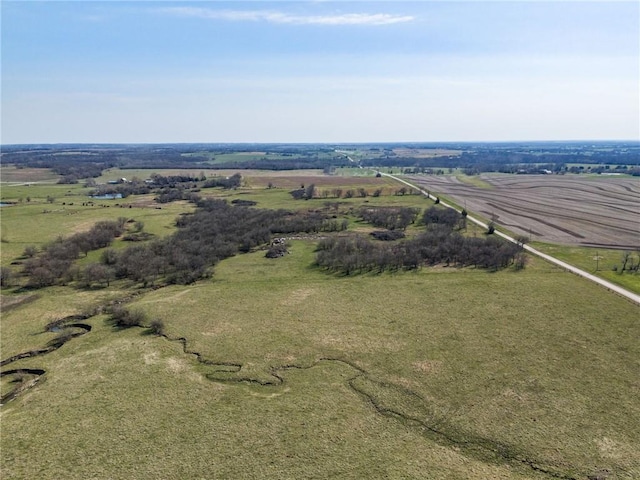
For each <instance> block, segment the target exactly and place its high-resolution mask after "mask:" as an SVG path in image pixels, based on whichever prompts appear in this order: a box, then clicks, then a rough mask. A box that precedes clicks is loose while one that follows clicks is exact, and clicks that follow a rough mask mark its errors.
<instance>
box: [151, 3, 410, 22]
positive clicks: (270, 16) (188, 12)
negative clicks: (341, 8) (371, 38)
mask: <svg viewBox="0 0 640 480" xmlns="http://www.w3.org/2000/svg"><path fill="white" fill-rule="evenodd" d="M161 11H162V12H165V13H170V14H173V15H180V16H187V17H199V18H205V19H211V20H228V21H236V22H240V21H252V22H258V21H262V22H269V23H277V24H285V25H330V26H335V25H369V26H377V25H391V24H394V23H403V22H410V21H412V20H414V19H415V17H412V16H410V15H391V14H388V13H345V14H339V15H291V14H288V13H282V12H274V11H268V10H213V9H209V8H199V7H168V8H163V9H161Z"/></svg>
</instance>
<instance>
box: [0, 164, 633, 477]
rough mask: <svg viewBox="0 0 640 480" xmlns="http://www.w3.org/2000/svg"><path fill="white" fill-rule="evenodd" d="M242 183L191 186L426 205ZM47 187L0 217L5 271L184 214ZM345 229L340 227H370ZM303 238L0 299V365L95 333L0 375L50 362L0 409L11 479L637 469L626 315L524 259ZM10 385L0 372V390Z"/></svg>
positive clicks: (168, 224) (413, 199)
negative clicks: (376, 265)
mask: <svg viewBox="0 0 640 480" xmlns="http://www.w3.org/2000/svg"><path fill="white" fill-rule="evenodd" d="M233 173H235V172H229V174H233ZM242 173H243V175H245V174H246V183H245V185H243V186H242V187H241V188H239V189H237V190H230V191H226V190H220V189H203V190H202V193H203V194H205V195H206V196H211V197H218V198H226V199H228V200H233V199H253V200H255V201H258V206H259V207H265V208H266V207H268V208H290V209H296V210H312V211H314V210H320V209H321V208H324V206H325V204H326V203H327V202H334V203H336V204H338V205H339V208H340V209H341V212H343V213H344V212H346V211H349V209H350V208H351V207H353V208H357V207H358V206H360V205H364V204H365V202H367V203H366V204H367V205H369V206H376V205H394V206H411V207H417V208H421V209H424V208H427V207H429V206H431V205H433V202H431V201H428V200H426V199H425V198H424V197H422V196H418V195H395V194H393V189H394V184H393V183H391V180H390V179H388V178H385V177H382V178H375V177H373V176H370V175H368V176H361V177H341V176H322V175H317V176H316V175H309V176H297V177H296V176H293V175H280V176H273V175H270V174H269V175H267V174H264V175H263V174H262V173H261V172H251V174H247V173H246V172H242ZM274 179H275V181H274ZM268 182H273V183H274V184H275V187H276V188H266V186H267V185H268ZM309 182H313V183H314V184H315V185H317V188H318V189H323V188H327V189H329V188H338V187H339V188H354V189H357V188H366V189H369V188H380V187H382V188H384V189H385V194H384V195H382V196H380V197H371V196H368V197H366V198H357V197H355V198H349V199H339V200H338V199H334V198H327V199H323V198H315V199H312V200H308V201H307V200H298V201H295V200H293V199H292V197H291V195H290V194H289V193H288V192H289V190H291V189H293V188H299V187H300V184H301V183H305V184H308V183H309ZM265 183H266V185H265ZM51 187H52V186H44V185H42V186H32V187H30V190H29V192H31V195H32V200H31V202H30V203H29V204H27V203H18V204H16V205H14V206H11V207H7V208H6V209H5V210H3V211H2V215H3V216H2V227H3V233H4V232H6V234H5V235H4V243H2V264H3V265H8V264H10V263H11V261H12V260H14V259H15V258H16V257H17V256H19V255H20V252H21V251H22V250H23V249H24V246H25V245H26V243H27V242H29V243H33V244H36V245H42V244H43V243H45V242H46V241H49V240H51V239H53V238H55V234H56V232H59V227H60V225H64V231H63V233H64V234H69V233H73V232H78V231H83V230H86V229H88V228H89V227H90V226H91V225H92V223H94V222H97V221H99V220H105V219H109V220H111V219H116V218H118V217H119V216H127V217H130V218H131V220H136V221H143V222H144V223H145V230H146V231H149V232H151V233H153V234H154V235H155V238H158V237H162V236H165V235H168V234H170V233H172V232H173V231H174V230H175V228H176V227H175V219H176V217H178V216H179V215H180V214H184V213H188V212H190V211H192V210H193V205H191V204H187V203H186V202H184V201H180V202H172V203H169V204H163V205H162V209H161V210H157V209H155V208H154V207H153V205H154V202H153V198H152V196H150V195H146V196H132V197H129V198H127V199H126V201H127V202H128V203H130V204H131V205H132V208H124V209H123V208H113V205H115V203H109V202H103V203H105V205H107V204H108V205H112V208H105V207H100V208H87V207H84V208H83V207H80V206H78V205H77V200H78V199H79V198H82V195H84V193H85V190H84V189H83V188H82V187H80V186H72V187H68V186H57V187H60V188H65V189H66V188H69V190H65V192H66V196H65V197H63V198H64V199H65V202H66V203H67V205H62V204H61V200H62V198H60V197H59V198H58V199H57V200H56V202H55V203H54V204H53V205H50V204H48V203H47V202H46V200H45V198H44V197H45V196H46V195H48V194H49V193H46V194H45V193H38V192H39V191H40V190H39V189H42V192H49V190H48V189H50V188H51ZM395 187H396V188H397V184H395ZM15 188H19V187H15ZM3 193H4V192H3ZM70 200H72V201H73V202H74V203H76V204H75V205H71V206H70V205H68V203H69V201H70ZM115 202H117V201H115ZM44 207H48V208H49V209H51V210H55V212H50V213H46V214H45V213H43V209H44ZM63 207H64V208H63ZM75 209H77V210H78V211H77V212H76V213H73V214H69V211H71V210H74V211H75ZM347 218H349V222H350V224H349V228H348V231H349V232H354V231H361V232H363V233H366V232H367V231H368V230H370V229H371V227H370V225H368V224H366V223H364V222H361V221H358V220H355V219H354V218H353V217H350V216H348V217H347ZM410 228H411V229H412V231H413V229H418V228H420V227H419V226H412V227H410ZM27 232H28V234H27ZM468 234H469V235H474V236H475V235H478V236H479V235H482V232H479V231H477V230H473V232H472V231H469V232H468ZM317 241H318V239H317V238H314V236H310V237H309V238H306V239H294V240H290V244H291V246H290V254H288V255H286V256H284V257H282V258H277V259H268V258H265V251H264V250H263V249H256V250H255V251H253V252H251V253H246V254H238V255H236V256H234V257H232V258H228V259H226V260H223V261H222V262H220V263H219V264H217V265H216V267H215V268H214V271H213V275H212V277H211V278H209V279H205V280H200V281H198V282H196V283H194V284H192V285H172V286H164V287H161V288H157V287H159V286H157V287H156V288H148V289H145V288H141V286H140V285H139V284H137V285H132V284H131V283H129V282H128V281H127V280H118V281H115V282H113V283H112V284H111V285H109V286H108V287H97V286H94V287H92V288H79V287H77V286H75V285H73V284H70V285H66V286H65V285H57V286H53V287H46V288H42V289H39V290H37V291H29V290H26V291H21V290H18V291H14V289H3V295H2V318H1V322H2V323H1V327H2V335H1V337H0V351H1V352H2V355H1V360H5V359H7V358H9V357H11V356H14V355H17V354H20V353H21V352H27V351H32V350H37V349H40V348H43V347H45V346H46V345H50V344H51V343H50V342H52V341H53V340H55V338H57V336H58V334H57V333H55V332H45V331H44V327H45V325H46V324H47V323H49V322H51V321H55V320H59V319H62V318H64V317H67V316H69V315H81V314H82V315H88V317H87V318H85V319H83V320H82V323H83V324H86V325H88V326H89V328H88V329H86V328H85V330H84V331H82V333H83V334H82V335H79V336H77V337H76V338H72V339H71V340H70V341H69V342H67V343H65V344H64V345H63V346H62V347H61V348H59V349H56V350H53V351H51V352H50V353H47V354H45V355H39V356H35V357H32V358H24V359H21V360H18V361H15V362H12V363H10V364H9V365H6V366H4V367H3V371H6V370H7V369H14V368H22V369H34V370H39V369H41V370H45V371H46V373H45V375H43V376H42V377H40V378H41V379H42V380H41V381H40V383H39V384H37V385H36V386H34V387H33V388H31V389H29V390H27V391H26V392H24V393H23V394H21V395H19V396H18V397H17V398H16V399H14V400H12V401H10V402H8V403H6V404H5V405H3V406H2V410H1V411H0V412H1V415H2V434H1V438H0V446H1V451H2V455H1V459H0V461H1V463H0V468H1V470H2V472H3V475H2V476H3V478H7V479H23V478H69V479H74V478H78V479H84V478H133V479H136V478H140V479H146V478H249V479H252V478H256V479H258V478H274V479H275V478H278V479H280V478H353V479H357V478H429V479H432V478H434V479H478V480H479V479H487V478H492V479H493V478H502V479H541V480H542V479H549V478H563V479H587V478H589V477H594V478H596V477H597V476H604V477H603V478H611V479H612V478H615V479H633V478H637V477H638V476H640V451H638V449H637V448H636V446H637V445H638V444H640V427H638V425H637V424H636V423H635V422H630V421H629V419H630V418H637V417H639V416H640V404H639V403H638V401H637V397H638V394H639V393H640V384H638V378H639V377H638V368H639V367H640V364H639V363H638V362H639V360H638V359H640V348H639V346H638V343H637V341H636V339H637V338H638V336H639V334H640V324H638V322H637V321H636V318H637V317H638V314H639V313H640V311H639V307H638V306H637V305H635V304H632V303H630V302H627V301H625V300H624V299H621V298H620V297H618V296H616V295H614V294H612V293H610V292H608V291H606V290H604V289H602V288H600V287H598V286H597V285H593V284H591V283H589V282H587V281H586V280H583V279H581V278H579V277H576V276H574V275H571V274H568V273H565V272H563V271H562V270H560V269H558V268H555V267H553V266H552V265H550V264H547V263H546V262H543V261H540V260H537V259H533V258H530V259H529V261H528V263H527V266H526V268H525V269H524V270H520V271H516V270H514V269H506V270H502V271H498V272H493V273H491V272H488V271H485V270H481V269H475V268H465V269H456V268H446V267H443V266H436V267H432V268H423V269H421V270H419V271H413V272H396V273H384V274H362V275H355V276H354V275H347V276H342V275H338V274H332V273H328V272H326V271H324V270H321V269H319V268H318V267H316V266H314V256H315V248H316V244H317ZM115 247H117V248H125V245H124V242H122V241H121V240H120V239H118V240H116V245H115ZM99 253H100V252H99V251H98V252H91V253H90V254H89V256H88V257H89V258H93V259H94V261H95V259H97V258H98V257H99ZM85 260H86V258H81V259H80V260H79V261H81V262H84V261H85ZM116 301H118V302H124V303H125V304H126V305H127V307H128V308H130V309H132V310H135V311H140V312H143V313H144V314H145V315H146V317H147V318H148V319H150V320H151V319H154V320H161V321H162V322H163V324H164V335H165V336H157V335H153V334H151V332H150V331H149V329H148V328H145V327H132V328H127V329H122V328H116V327H115V326H114V324H113V322H112V321H111V320H110V317H109V315H108V314H105V313H101V312H100V309H97V308H96V307H99V306H104V305H106V304H109V303H111V302H116ZM87 312H92V313H87ZM74 331H75V332H80V330H77V327H76V330H74ZM14 385H15V380H14V377H13V376H3V378H2V394H3V395H4V394H6V392H8V391H10V390H11V389H12V388H13V387H14ZM36 419H37V420H36Z"/></svg>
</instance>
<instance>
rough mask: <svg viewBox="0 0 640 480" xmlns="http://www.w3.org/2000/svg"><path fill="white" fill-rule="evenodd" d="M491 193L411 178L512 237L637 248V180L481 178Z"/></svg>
mask: <svg viewBox="0 0 640 480" xmlns="http://www.w3.org/2000/svg"><path fill="white" fill-rule="evenodd" d="M480 178H481V179H482V180H483V181H484V182H486V183H488V184H489V185H491V188H479V187H477V186H474V185H471V184H470V183H465V182H463V181H462V180H460V179H459V178H457V177H454V176H444V175H443V176H411V177H408V179H409V181H411V182H413V183H415V184H416V185H419V186H420V187H422V188H423V189H425V190H428V191H430V192H431V193H432V194H437V193H438V194H441V195H447V196H448V197H450V198H452V199H453V200H455V201H456V202H457V203H458V204H459V205H466V208H467V210H469V211H470V212H476V213H478V214H481V215H483V216H484V217H486V218H488V219H493V220H494V221H495V222H496V223H497V224H499V225H503V226H505V227H507V228H509V230H511V231H512V232H514V233H515V234H519V235H526V236H527V237H528V236H531V239H532V240H539V241H543V242H550V243H562V244H582V245H591V246H609V247H612V248H634V249H635V248H640V180H638V179H637V178H629V177H624V178H616V177H605V176H602V177H581V176H574V175H571V176H569V175H566V176H559V175H482V176H481V177H480Z"/></svg>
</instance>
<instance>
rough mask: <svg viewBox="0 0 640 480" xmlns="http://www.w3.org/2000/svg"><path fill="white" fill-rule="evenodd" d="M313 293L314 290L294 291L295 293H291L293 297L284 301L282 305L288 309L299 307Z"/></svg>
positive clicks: (301, 289)
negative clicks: (294, 306)
mask: <svg viewBox="0 0 640 480" xmlns="http://www.w3.org/2000/svg"><path fill="white" fill-rule="evenodd" d="M312 293H313V289H312V288H300V289H298V290H294V291H293V292H291V295H289V296H288V297H287V298H285V299H284V300H282V305H285V306H287V307H291V306H293V305H299V304H300V303H302V302H304V301H305V300H306V299H307V298H308V297H309V295H311V294H312Z"/></svg>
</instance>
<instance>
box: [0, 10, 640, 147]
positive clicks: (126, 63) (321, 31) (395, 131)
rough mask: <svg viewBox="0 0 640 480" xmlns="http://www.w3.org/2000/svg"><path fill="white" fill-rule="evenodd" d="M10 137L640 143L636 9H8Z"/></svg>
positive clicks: (5, 127) (5, 85)
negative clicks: (627, 141) (632, 141)
mask: <svg viewBox="0 0 640 480" xmlns="http://www.w3.org/2000/svg"><path fill="white" fill-rule="evenodd" d="M1 9H2V126H1V134H2V138H1V141H2V143H4V144H10V143H58V142H134V143H145V142H384V141H389V142H395V141H512V140H591V139H594V140H595V139H633V140H638V139H639V138H640V95H639V88H640V87H639V85H640V6H639V4H638V3H637V2H635V1H629V2H591V1H588V2H584V1H583V2H579V1H556V2H548V1H544V2H543V1H535V2H525V1H516V0H513V1H496V2H484V1H477V0H476V1H471V2H457V1H448V2H444V1H440V2H431V1H414V2H402V1H394V2H379V1H374V2H369V1H355V2H346V1H333V2H332V1H309V2H283V1H276V2H267V1H255V2H244V1H233V2H222V1H214V2H204V1H201V2H153V1H142V2H125V1H111V2H99V1H82V2H52V1H46V2H32V1H2V4H1Z"/></svg>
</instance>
